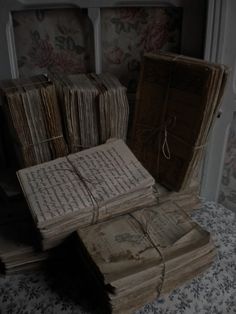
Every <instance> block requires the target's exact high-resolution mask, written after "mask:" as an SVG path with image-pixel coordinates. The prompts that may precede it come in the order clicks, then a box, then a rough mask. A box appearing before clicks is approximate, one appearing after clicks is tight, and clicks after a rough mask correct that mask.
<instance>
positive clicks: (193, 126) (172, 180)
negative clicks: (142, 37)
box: [130, 53, 228, 191]
mask: <svg viewBox="0 0 236 314" xmlns="http://www.w3.org/2000/svg"><path fill="white" fill-rule="evenodd" d="M227 75H228V70H227V68H226V67H225V66H224V65H218V64H212V63H209V62H207V61H203V60H199V59H193V58H189V57H185V56H180V55H174V54H169V53H160V54H155V55H154V54H147V55H145V56H144V59H143V63H142V71H141V76H140V82H139V87H138V93H137V103H136V112H135V121H134V125H133V134H132V139H131V144H130V145H131V148H132V150H133V151H134V152H135V155H136V156H137V157H138V159H139V160H140V161H141V162H142V163H143V165H144V166H145V167H146V168H147V169H148V170H149V172H150V173H151V174H152V175H153V176H154V177H155V179H156V180H157V181H158V182H159V183H161V184H162V185H164V186H165V187H167V188H168V189H170V190H175V191H180V190H184V189H186V188H188V185H189V183H190V182H191V180H192V179H194V177H195V176H196V171H197V168H198V167H199V163H200V161H201V158H202V155H203V152H204V149H205V147H206V145H207V141H208V134H209V131H210V128H211V126H212V124H213V121H214V119H215V118H216V116H217V113H218V109H219V105H220V101H221V98H222V95H223V92H224V88H225V83H226V79H227Z"/></svg>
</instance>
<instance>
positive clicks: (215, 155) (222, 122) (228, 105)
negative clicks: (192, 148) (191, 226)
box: [201, 0, 236, 202]
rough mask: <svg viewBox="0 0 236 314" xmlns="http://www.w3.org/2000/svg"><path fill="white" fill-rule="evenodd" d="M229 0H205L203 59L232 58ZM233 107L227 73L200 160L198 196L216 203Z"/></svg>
mask: <svg viewBox="0 0 236 314" xmlns="http://www.w3.org/2000/svg"><path fill="white" fill-rule="evenodd" d="M233 1H234V0H227V1H225V0H209V1H208V19H207V31H206V45H205V59H206V60H209V61H211V62H217V63H223V64H226V65H229V66H232V65H233V64H232V63H234V62H235V57H234V56H229V54H228V51H229V49H231V50H232V42H231V40H232V39H230V37H229V33H230V32H231V31H232V30H231V28H233V27H235V23H236V20H235V19H234V18H233V14H232V12H231V10H232V9H233V8H234V9H236V6H235V7H233V6H232V4H233ZM234 5H235V3H234ZM234 13H235V12H234ZM233 19H234V20H233ZM233 106H234V102H233V93H232V75H230V78H229V82H228V84H227V88H226V91H225V95H224V97H223V102H222V105H221V112H222V113H221V116H220V118H218V119H216V121H215V123H214V126H213V128H212V131H211V134H210V136H209V144H208V147H207V150H206V154H205V158H204V163H203V175H202V182H201V196H202V197H204V198H205V199H206V200H209V201H215V202H217V200H218V195H219V189H220V185H221V179H222V173H223V166H224V158H225V151H226V145H227V140H228V134H229V127H230V124H231V121H232V117H233V111H234V109H233Z"/></svg>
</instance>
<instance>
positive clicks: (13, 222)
mask: <svg viewBox="0 0 236 314" xmlns="http://www.w3.org/2000/svg"><path fill="white" fill-rule="evenodd" d="M35 237H36V234H35V228H34V225H33V222H32V221H31V220H29V219H26V218H25V219H23V218H21V217H17V216H16V217H15V218H14V217H12V218H11V219H8V220H6V219H5V220H4V221H3V220H1V223H0V272H1V273H3V274H6V275H9V274H13V273H17V272H21V271H25V270H34V269H38V268H39V267H40V266H41V264H42V262H43V261H44V260H45V259H46V258H47V257H48V252H41V251H38V250H36V249H35V248H34V242H35Z"/></svg>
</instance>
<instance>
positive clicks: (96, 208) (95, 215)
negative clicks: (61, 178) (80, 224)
mask: <svg viewBox="0 0 236 314" xmlns="http://www.w3.org/2000/svg"><path fill="white" fill-rule="evenodd" d="M66 160H67V162H68V163H69V164H70V166H71V167H72V168H73V172H74V173H75V174H76V175H77V177H78V178H79V180H80V181H81V182H82V183H83V185H84V187H85V189H86V191H87V193H88V196H89V198H90V200H91V203H92V205H93V214H92V220H91V224H95V223H96V222H97V221H98V220H99V204H98V202H97V200H96V198H95V197H94V195H93V193H92V192H91V190H90V188H89V186H88V184H87V182H89V183H91V184H92V182H90V181H89V180H88V179H86V178H84V177H83V175H82V174H81V173H80V171H79V170H78V169H77V168H76V167H75V165H74V164H73V163H72V162H71V160H70V159H69V158H68V156H66Z"/></svg>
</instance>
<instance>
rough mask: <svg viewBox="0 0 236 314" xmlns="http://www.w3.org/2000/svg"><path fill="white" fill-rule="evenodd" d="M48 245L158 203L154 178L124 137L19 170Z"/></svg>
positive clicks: (39, 227) (32, 210) (19, 177)
mask: <svg viewBox="0 0 236 314" xmlns="http://www.w3.org/2000/svg"><path fill="white" fill-rule="evenodd" d="M17 175H18V179H19V182H20V184H21V187H22V190H23V192H24V195H25V198H26V200H27V202H28V205H29V209H30V211H31V214H32V216H33V219H34V221H35V224H36V226H37V228H38V229H39V231H40V234H41V236H42V244H43V248H44V249H47V248H50V247H53V246H55V245H57V244H59V243H60V242H61V240H62V239H64V238H65V237H66V236H67V235H68V234H69V233H70V232H72V231H74V230H76V229H77V228H78V226H86V225H90V224H94V223H96V222H98V221H102V220H105V219H108V218H111V217H113V216H117V215H120V214H124V213H127V212H130V211H134V210H135V209H138V208H142V207H144V206H150V205H153V204H156V202H157V200H156V195H155V192H154V184H155V182H154V179H153V178H152V176H151V175H150V174H149V173H148V172H147V171H146V169H145V168H144V167H143V166H142V165H141V164H140V162H139V161H138V160H137V159H136V158H135V156H134V155H133V154H132V152H131V151H130V150H129V148H128V147H127V146H126V144H125V143H124V142H123V141H122V140H114V141H110V142H108V143H106V144H103V145H100V146H97V147H93V148H90V149H87V150H84V151H81V152H78V153H75V154H71V155H68V156H66V157H63V158H58V159H55V160H52V161H50V162H47V163H43V164H40V165H36V166H33V167H29V168H26V169H22V170H19V171H18V173H17Z"/></svg>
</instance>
